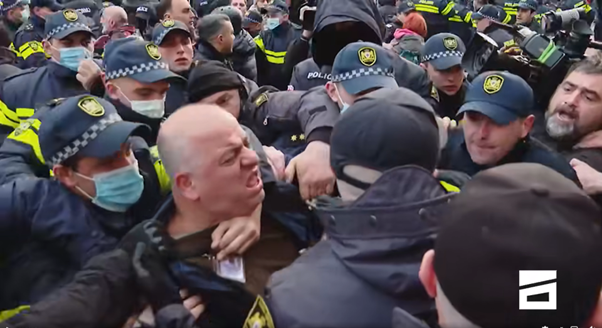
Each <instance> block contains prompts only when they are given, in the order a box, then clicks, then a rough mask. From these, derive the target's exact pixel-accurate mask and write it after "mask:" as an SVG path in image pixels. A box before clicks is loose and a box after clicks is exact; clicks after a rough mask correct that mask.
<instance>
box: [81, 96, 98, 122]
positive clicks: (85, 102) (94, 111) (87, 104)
mask: <svg viewBox="0 0 602 328" xmlns="http://www.w3.org/2000/svg"><path fill="white" fill-rule="evenodd" d="M77 106H78V107H79V108H81V110H83V111H84V113H86V114H88V115H90V116H94V117H99V116H102V115H104V113H105V109H104V107H102V105H101V104H100V103H99V102H98V100H96V99H94V98H92V97H83V98H82V99H80V100H79V102H78V103H77Z"/></svg>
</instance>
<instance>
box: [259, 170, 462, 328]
mask: <svg viewBox="0 0 602 328" xmlns="http://www.w3.org/2000/svg"><path fill="white" fill-rule="evenodd" d="M450 197H453V196H451V195H450V194H447V193H446V191H445V189H444V188H443V187H442V186H441V185H440V184H439V182H438V181H437V180H436V179H435V178H434V177H433V175H432V173H431V172H427V171H426V170H424V169H422V168H419V167H415V166H406V167H399V168H395V169H392V170H390V171H388V172H386V173H385V174H384V175H383V176H382V177H380V178H379V179H378V180H377V181H376V182H375V183H374V184H372V186H371V187H370V188H369V189H368V190H366V192H365V193H364V194H363V195H362V196H361V197H360V198H359V199H357V200H356V201H354V202H352V203H342V202H341V201H340V200H339V199H331V198H322V199H321V201H319V203H318V204H317V207H316V212H317V214H318V215H319V216H320V220H321V221H322V223H323V225H324V227H325V233H326V235H327V239H325V240H323V241H320V242H319V243H318V244H317V245H316V246H314V247H313V248H311V249H309V250H308V251H306V252H305V253H304V254H303V255H302V256H301V257H300V258H299V259H298V260H297V261H295V262H294V263H293V264H292V265H291V266H289V267H288V268H286V269H284V270H281V271H279V272H276V273H275V274H274V275H272V278H271V280H270V283H269V284H268V292H267V294H266V295H267V296H266V301H267V302H268V306H269V308H270V312H271V314H272V317H273V318H274V324H275V326H276V327H304V328H314V327H315V328H318V327H319V328H322V327H346V328H354V327H357V328H364V327H390V326H391V322H392V312H393V309H394V308H395V307H400V308H402V309H403V310H405V311H407V312H408V313H410V314H412V315H414V316H417V317H419V318H420V319H422V320H426V321H428V322H430V323H435V322H436V319H435V318H436V314H435V311H436V310H435V304H434V302H433V300H432V299H431V298H430V297H429V296H428V295H427V294H426V292H425V291H424V287H423V286H422V284H421V283H420V280H419V278H418V270H419V268H420V263H421V260H422V256H423V255H424V253H425V252H426V251H427V250H429V249H432V247H433V245H434V241H435V235H436V232H437V227H438V224H437V222H435V221H434V220H432V219H431V220H429V218H432V217H433V216H434V215H435V214H436V213H438V212H440V211H441V210H442V205H444V204H446V203H447V201H448V200H449V199H450Z"/></svg>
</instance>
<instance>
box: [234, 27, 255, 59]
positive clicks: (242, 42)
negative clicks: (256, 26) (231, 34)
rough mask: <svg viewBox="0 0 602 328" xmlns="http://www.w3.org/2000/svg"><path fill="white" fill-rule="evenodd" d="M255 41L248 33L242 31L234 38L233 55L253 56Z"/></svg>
mask: <svg viewBox="0 0 602 328" xmlns="http://www.w3.org/2000/svg"><path fill="white" fill-rule="evenodd" d="M255 48H256V44H255V40H254V39H253V37H252V36H251V34H249V32H247V31H245V30H242V31H240V33H238V35H237V36H236V37H235V38H234V54H235V55H237V56H241V57H248V56H254V55H255Z"/></svg>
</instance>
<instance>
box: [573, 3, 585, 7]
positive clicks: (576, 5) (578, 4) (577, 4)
mask: <svg viewBox="0 0 602 328" xmlns="http://www.w3.org/2000/svg"><path fill="white" fill-rule="evenodd" d="M583 3H584V1H580V2H577V3H576V4H575V5H574V6H573V8H579V7H581V6H583Z"/></svg>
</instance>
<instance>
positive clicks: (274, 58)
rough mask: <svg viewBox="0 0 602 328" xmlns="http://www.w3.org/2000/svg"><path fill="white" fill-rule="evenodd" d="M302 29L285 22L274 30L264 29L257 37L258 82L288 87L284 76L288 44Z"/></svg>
mask: <svg viewBox="0 0 602 328" xmlns="http://www.w3.org/2000/svg"><path fill="white" fill-rule="evenodd" d="M301 32H302V31H301V29H300V28H298V27H296V26H293V24H291V23H284V24H281V25H280V26H278V27H277V28H275V29H274V30H264V31H261V32H260V33H259V35H258V36H256V37H255V43H256V45H257V50H256V51H255V59H256V63H257V84H259V85H260V86H262V85H273V86H275V87H276V88H278V89H280V90H284V89H285V88H286V82H288V81H286V79H287V78H283V71H284V57H285V56H286V51H287V49H288V46H289V45H290V44H291V43H292V42H293V41H294V40H297V39H298V38H299V37H300V36H301Z"/></svg>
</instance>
